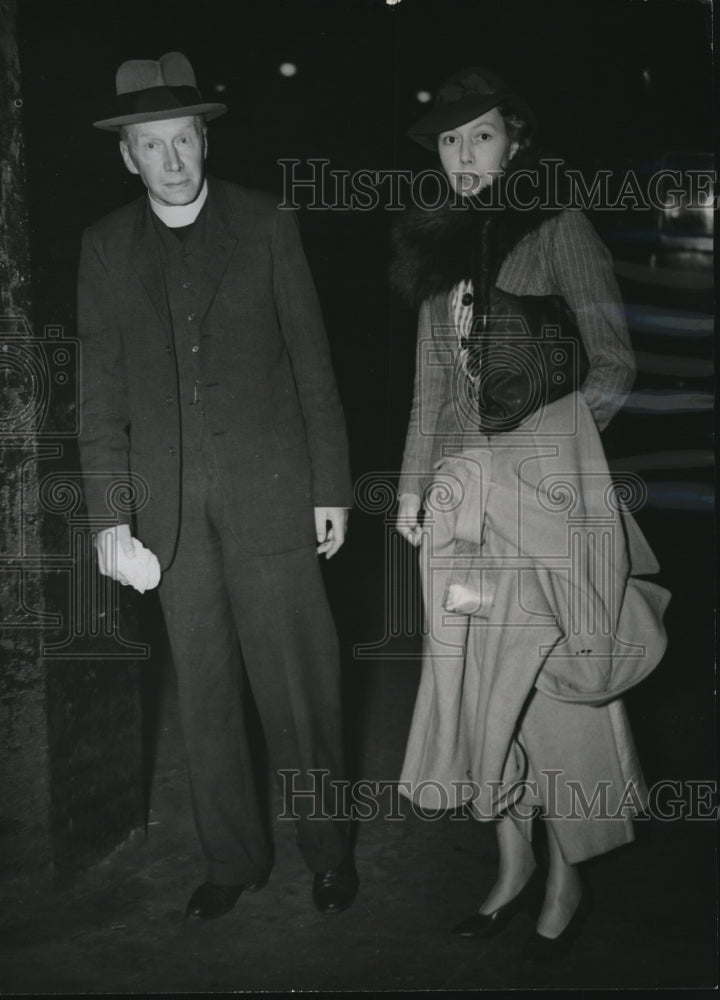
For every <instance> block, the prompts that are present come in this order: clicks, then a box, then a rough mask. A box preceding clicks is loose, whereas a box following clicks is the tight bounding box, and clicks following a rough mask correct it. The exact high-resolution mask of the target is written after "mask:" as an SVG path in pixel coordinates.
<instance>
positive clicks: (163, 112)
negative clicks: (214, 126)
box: [93, 52, 227, 132]
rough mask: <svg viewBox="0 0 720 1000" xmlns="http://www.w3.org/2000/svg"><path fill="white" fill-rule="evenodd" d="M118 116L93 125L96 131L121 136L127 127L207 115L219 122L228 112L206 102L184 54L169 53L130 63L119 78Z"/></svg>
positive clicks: (225, 108) (122, 68) (222, 107)
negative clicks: (119, 133) (123, 129)
mask: <svg viewBox="0 0 720 1000" xmlns="http://www.w3.org/2000/svg"><path fill="white" fill-rule="evenodd" d="M115 90H116V93H117V108H116V112H117V113H116V114H115V115H114V116H113V117H112V118H103V119H102V121H99V122H93V125H94V126H95V127H96V128H104V129H109V130H110V131H114V132H117V131H119V130H120V128H121V127H122V126H123V125H132V124H133V123H135V122H153V121H158V120H161V119H165V118H184V117H185V116H186V115H203V116H204V117H205V119H207V120H210V119H211V118H217V117H218V115H222V114H224V113H225V112H226V111H227V107H226V106H225V105H224V104H211V103H207V102H205V101H203V99H202V95H201V93H200V91H199V90H198V89H197V83H196V82H195V74H194V73H193V68H192V66H191V65H190V62H189V61H188V59H187V58H186V57H185V56H184V55H183V54H182V52H166V53H165V55H164V56H160V58H159V59H158V60H155V59H129V60H128V61H127V62H124V63H122V65H121V66H120V68H119V69H118V71H117V73H116V75H115Z"/></svg>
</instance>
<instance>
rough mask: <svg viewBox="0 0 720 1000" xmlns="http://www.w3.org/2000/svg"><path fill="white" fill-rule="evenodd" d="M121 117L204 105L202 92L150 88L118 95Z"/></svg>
mask: <svg viewBox="0 0 720 1000" xmlns="http://www.w3.org/2000/svg"><path fill="white" fill-rule="evenodd" d="M117 101H118V104H117V106H118V114H119V115H142V114H147V113H148V112H153V111H172V110H174V109H176V108H190V107H192V106H193V105H195V104H202V103H203V100H202V96H201V94H200V91H199V90H197V89H196V88H195V87H148V88H147V89H145V90H133V91H131V92H130V93H129V94H118V99H117Z"/></svg>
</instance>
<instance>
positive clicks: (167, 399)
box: [165, 396, 173, 404]
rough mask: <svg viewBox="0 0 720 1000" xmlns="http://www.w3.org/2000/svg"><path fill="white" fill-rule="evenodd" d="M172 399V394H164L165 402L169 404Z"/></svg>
mask: <svg viewBox="0 0 720 1000" xmlns="http://www.w3.org/2000/svg"><path fill="white" fill-rule="evenodd" d="M172 401H173V398H172V396H166V397H165V402H166V403H168V404H170V403H172Z"/></svg>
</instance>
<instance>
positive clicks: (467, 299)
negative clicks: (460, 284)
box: [460, 292, 473, 306]
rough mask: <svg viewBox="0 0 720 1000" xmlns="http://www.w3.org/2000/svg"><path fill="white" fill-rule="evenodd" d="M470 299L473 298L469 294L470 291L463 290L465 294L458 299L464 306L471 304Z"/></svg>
mask: <svg viewBox="0 0 720 1000" xmlns="http://www.w3.org/2000/svg"><path fill="white" fill-rule="evenodd" d="M472 300H473V297H472V295H471V294H470V292H465V294H464V295H463V297H462V298H461V299H460V301H461V302H462V304H463V305H464V306H471V305H472Z"/></svg>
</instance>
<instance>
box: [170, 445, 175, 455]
mask: <svg viewBox="0 0 720 1000" xmlns="http://www.w3.org/2000/svg"><path fill="white" fill-rule="evenodd" d="M176 451H177V448H174V447H173V446H172V445H171V446H170V447H169V448H168V454H169V455H174V454H175V452H176Z"/></svg>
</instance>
